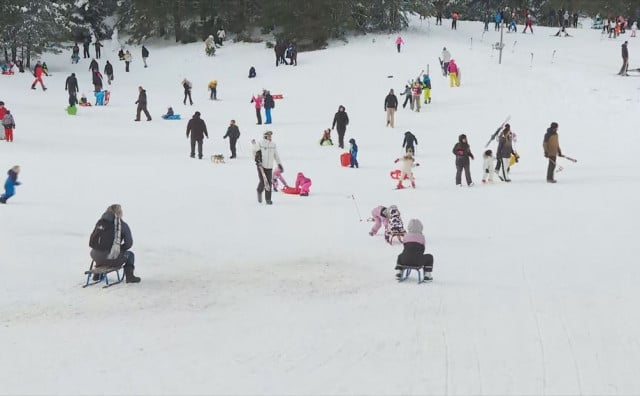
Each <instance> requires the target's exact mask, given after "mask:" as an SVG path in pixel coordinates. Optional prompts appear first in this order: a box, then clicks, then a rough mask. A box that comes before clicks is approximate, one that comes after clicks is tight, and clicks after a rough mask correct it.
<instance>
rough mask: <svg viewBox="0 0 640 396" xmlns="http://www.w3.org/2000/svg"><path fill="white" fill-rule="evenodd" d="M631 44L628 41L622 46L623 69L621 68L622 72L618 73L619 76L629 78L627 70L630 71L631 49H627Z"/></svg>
mask: <svg viewBox="0 0 640 396" xmlns="http://www.w3.org/2000/svg"><path fill="white" fill-rule="evenodd" d="M628 44H629V42H628V41H625V42H624V43H623V44H622V67H621V68H620V71H619V72H618V75H619V76H628V75H629V74H627V70H628V69H629V49H628V48H627V45H628Z"/></svg>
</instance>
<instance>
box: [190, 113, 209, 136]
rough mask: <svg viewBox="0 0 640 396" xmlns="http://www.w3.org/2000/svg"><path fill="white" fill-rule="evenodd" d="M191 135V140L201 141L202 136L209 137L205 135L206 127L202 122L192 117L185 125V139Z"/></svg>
mask: <svg viewBox="0 0 640 396" xmlns="http://www.w3.org/2000/svg"><path fill="white" fill-rule="evenodd" d="M189 134H191V139H196V140H202V138H203V137H204V136H206V137H209V134H208V133H207V125H206V124H205V123H204V120H203V119H202V118H200V117H198V116H193V118H192V119H190V120H189V122H188V123H187V137H189Z"/></svg>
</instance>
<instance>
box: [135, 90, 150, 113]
mask: <svg viewBox="0 0 640 396" xmlns="http://www.w3.org/2000/svg"><path fill="white" fill-rule="evenodd" d="M136 104H137V105H138V109H137V111H136V119H135V120H134V121H140V112H142V111H144V115H146V116H147V121H151V114H149V110H147V91H145V90H144V88H142V87H138V100H136Z"/></svg>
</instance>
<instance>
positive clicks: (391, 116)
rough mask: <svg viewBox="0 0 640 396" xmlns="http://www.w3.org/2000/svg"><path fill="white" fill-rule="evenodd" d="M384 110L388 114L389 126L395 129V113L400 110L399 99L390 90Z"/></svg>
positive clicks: (385, 100) (385, 99)
mask: <svg viewBox="0 0 640 396" xmlns="http://www.w3.org/2000/svg"><path fill="white" fill-rule="evenodd" d="M384 110H385V111H386V112H387V126H390V127H391V128H394V122H395V113H396V110H398V98H397V97H396V95H395V94H394V93H393V89H390V90H389V94H388V95H387V96H386V97H385V98H384Z"/></svg>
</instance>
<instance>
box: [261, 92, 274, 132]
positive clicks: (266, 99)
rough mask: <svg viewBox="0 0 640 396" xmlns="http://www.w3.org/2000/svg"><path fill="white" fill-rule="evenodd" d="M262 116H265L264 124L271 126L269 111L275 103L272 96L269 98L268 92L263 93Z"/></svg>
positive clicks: (269, 93)
mask: <svg viewBox="0 0 640 396" xmlns="http://www.w3.org/2000/svg"><path fill="white" fill-rule="evenodd" d="M263 97H264V102H263V103H264V115H265V118H266V119H265V124H271V110H272V109H273V108H274V107H276V103H275V101H274V100H273V96H271V92H270V91H266V90H265V91H264V93H263Z"/></svg>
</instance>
